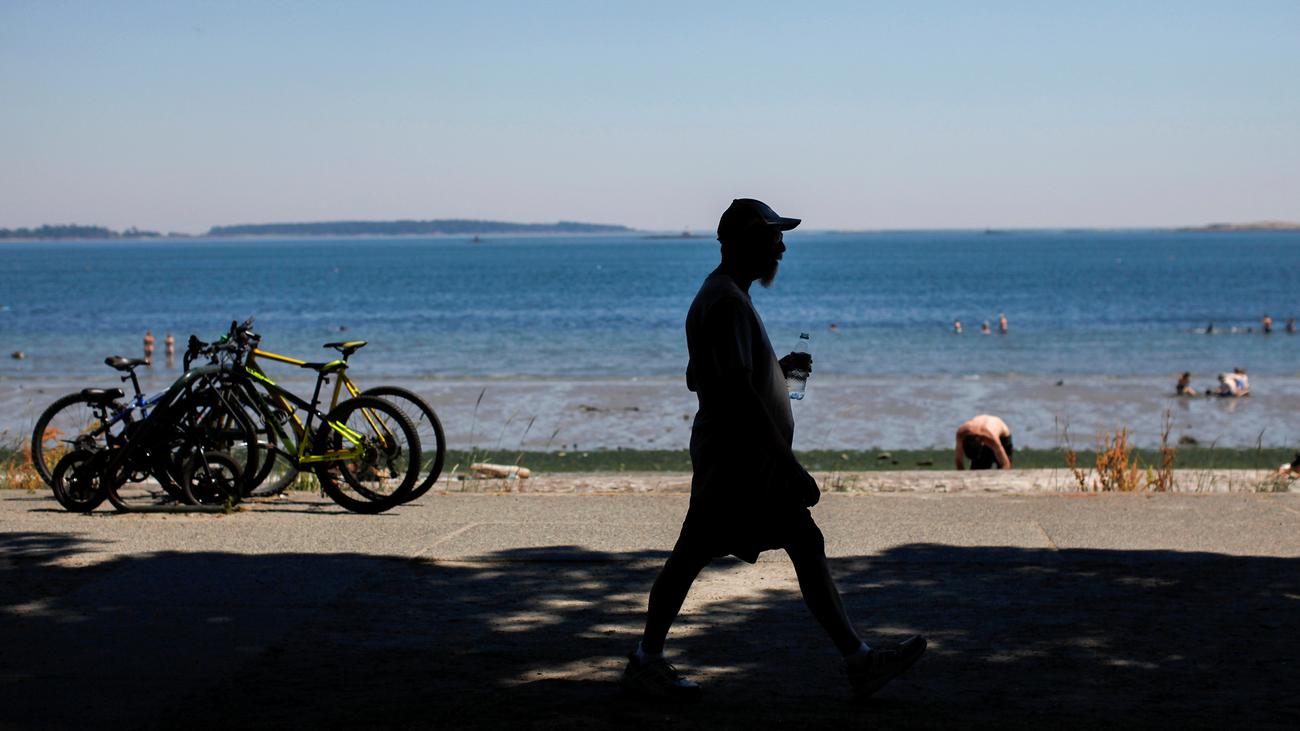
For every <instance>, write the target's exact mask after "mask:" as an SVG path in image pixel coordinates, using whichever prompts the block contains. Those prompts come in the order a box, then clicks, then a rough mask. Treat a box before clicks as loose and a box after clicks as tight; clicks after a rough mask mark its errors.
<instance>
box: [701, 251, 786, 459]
mask: <svg viewBox="0 0 1300 731" xmlns="http://www.w3.org/2000/svg"><path fill="white" fill-rule="evenodd" d="M686 350H687V352H688V353H689V354H690V362H689V363H688V364H687V366H686V387H687V388H689V389H691V390H692V391H694V392H695V393H696V395H697V396H698V397H699V402H700V409H699V412H698V413H696V415H695V425H694V429H695V430H701V429H703V430H705V431H709V430H712V429H715V428H726V427H727V424H728V421H735V420H736V418H737V415H735V414H728V413H725V412H723V411H722V410H721V409H719V408H718V406H719V404H718V396H719V390H720V388H721V387H722V386H723V382H724V381H725V380H727V379H730V378H748V379H749V382H750V384H751V385H752V386H753V387H754V392H755V393H757V394H758V396H759V398H760V399H761V400H762V402H763V408H764V409H765V410H766V411H767V412H768V414H770V415H771V417H772V421H773V423H775V424H776V428H777V430H778V431H780V432H781V436H783V437H785V441H786V443H787V444H789V443H791V442H792V441H793V440H794V415H793V414H792V413H791V411H790V393H789V391H788V390H787V389H786V385H785V375H784V374H783V373H782V372H781V364H780V362H778V361H777V358H776V353H775V352H774V351H773V350H772V343H771V342H770V341H769V340H768V339H767V330H766V329H765V328H764V327H763V321H762V319H760V318H759V316H758V312H757V311H755V310H754V304H753V302H752V301H751V300H750V298H749V293H747V292H745V290H743V289H741V288H740V287H739V286H737V285H736V282H735V280H734V279H732V278H731V277H729V276H727V275H726V274H721V273H719V272H716V271H715V272H714V273H712V274H710V275H709V277H708V278H707V279H705V280H704V284H703V285H701V286H700V291H699V292H698V293H697V294H696V295H695V300H694V301H693V302H692V303H691V309H690V311H689V312H688V313H687V314H686Z"/></svg>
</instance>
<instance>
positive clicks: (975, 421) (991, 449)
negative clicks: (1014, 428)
mask: <svg viewBox="0 0 1300 731" xmlns="http://www.w3.org/2000/svg"><path fill="white" fill-rule="evenodd" d="M1015 451H1016V448H1015V446H1014V445H1012V443H1011V427H1009V426H1007V423H1006V422H1005V421H1003V420H1001V419H999V418H998V417H996V416H992V415H989V414H980V415H979V416H976V417H973V418H971V419H969V420H967V421H966V422H965V423H963V424H962V425H961V426H959V427H957V454H956V461H957V469H959V470H964V469H966V464H965V462H963V461H962V457H963V456H965V458H966V459H968V460H970V468H971V469H972V470H989V469H993V468H994V467H997V468H998V469H1003V470H1009V469H1011V455H1012V454H1013V453H1015Z"/></svg>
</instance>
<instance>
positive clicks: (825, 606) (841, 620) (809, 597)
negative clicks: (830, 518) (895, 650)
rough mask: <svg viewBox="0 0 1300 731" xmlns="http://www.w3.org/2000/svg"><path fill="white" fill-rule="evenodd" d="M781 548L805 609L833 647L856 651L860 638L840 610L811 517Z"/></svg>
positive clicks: (822, 542)
mask: <svg viewBox="0 0 1300 731" xmlns="http://www.w3.org/2000/svg"><path fill="white" fill-rule="evenodd" d="M785 552H786V553H787V554H788V555H789V556H790V561H791V563H793V564H794V572H795V574H796V575H797V576H798V577H799V591H800V592H802V593H803V600H804V603H805V604H807V605H808V611H810V612H812V615H813V618H814V619H816V620H817V623H818V624H820V625H821V626H822V629H824V630H826V634H828V635H830V637H831V642H834V643H835V647H836V649H838V650H839V651H840V654H841V655H844V656H845V657H848V656H849V655H851V654H853V653H855V652H857V651H859V650H860V649H861V648H862V639H861V638H860V637H858V633H857V631H856V630H854V629H853V623H852V622H850V621H849V615H848V612H846V611H844V602H843V601H841V600H840V590H839V589H837V588H836V587H835V580H834V579H832V578H831V569H830V564H829V563H828V562H827V560H826V543H825V539H824V538H823V537H822V533H821V531H820V530H818V528H817V526H816V525H815V524H813V523H812V520H811V519H809V521H808V528H806V529H804V531H803V534H802V535H801V536H799V538H798V539H797V540H796V541H795V542H793V543H791V544H790V545H789V546H787V547H786V549H785Z"/></svg>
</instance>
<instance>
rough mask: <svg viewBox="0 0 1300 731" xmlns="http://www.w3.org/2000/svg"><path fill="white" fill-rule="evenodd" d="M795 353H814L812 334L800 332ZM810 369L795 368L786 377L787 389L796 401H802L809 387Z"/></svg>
mask: <svg viewBox="0 0 1300 731" xmlns="http://www.w3.org/2000/svg"><path fill="white" fill-rule="evenodd" d="M794 352H795V353H807V354H809V355H811V354H812V336H811V335H809V334H808V333H799V342H797V343H795V346H794ZM808 376H809V373H808V371H805V370H804V369H802V368H795V369H794V370H792V371H790V372H789V373H788V374H787V375H786V377H785V387H786V390H788V391H789V392H790V398H792V399H794V400H795V401H802V400H803V396H804V391H805V390H806V389H807V388H808Z"/></svg>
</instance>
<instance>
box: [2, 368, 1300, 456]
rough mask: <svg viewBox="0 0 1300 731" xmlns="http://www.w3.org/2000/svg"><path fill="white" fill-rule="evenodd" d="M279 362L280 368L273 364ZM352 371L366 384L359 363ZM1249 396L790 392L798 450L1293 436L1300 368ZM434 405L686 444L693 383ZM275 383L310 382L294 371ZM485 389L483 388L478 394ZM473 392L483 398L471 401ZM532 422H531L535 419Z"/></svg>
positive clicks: (555, 439) (461, 383)
mask: <svg viewBox="0 0 1300 731" xmlns="http://www.w3.org/2000/svg"><path fill="white" fill-rule="evenodd" d="M176 375H177V372H176V371H175V370H172V371H168V370H166V369H162V368H159V369H157V370H156V371H154V372H152V373H150V374H148V375H147V376H146V377H145V378H144V387H145V388H146V390H150V391H153V390H160V389H162V388H165V387H166V385H167V384H168V383H169V382H170V381H171V379H172V378H174V377H175V376H176ZM280 375H283V374H280ZM354 375H355V376H356V377H357V378H358V380H361V382H362V385H363V386H365V385H378V383H368V382H366V381H365V380H363V379H364V375H365V372H364V371H363V370H360V369H358V371H357V372H356V373H354ZM1251 381H1252V390H1253V392H1254V395H1253V396H1251V397H1249V398H1244V399H1220V398H1213V397H1195V398H1177V397H1173V396H1169V395H1167V394H1168V393H1169V392H1170V391H1172V383H1173V378H1172V377H1171V378H1169V379H1165V380H1160V379H1156V378H1148V377H1128V378H1112V377H1098V376H1092V377H1077V378H1066V379H1065V381H1064V383H1062V384H1061V385H1057V379H1055V378H1044V377H1019V376H998V377H949V376H944V377H925V378H914V379H909V380H903V379H897V378H895V379H888V380H881V379H867V378H847V377H846V378H837V377H833V376H826V377H818V376H814V377H813V380H812V382H811V383H810V385H809V390H808V397H807V398H806V399H805V400H804V401H802V402H797V403H794V404H793V408H794V413H795V421H796V436H795V448H796V449H870V448H876V447H878V448H886V449H921V448H934V447H939V448H946V447H948V446H949V444H950V442H951V440H952V433H953V430H954V429H955V428H956V426H957V424H959V423H961V422H962V421H963V420H965V419H966V418H969V417H970V416H973V415H975V414H978V413H993V414H998V415H1000V416H1002V417H1003V418H1004V419H1005V420H1006V421H1007V422H1008V423H1009V424H1010V425H1011V427H1012V430H1013V431H1014V433H1015V440H1016V445H1017V446H1018V447H1033V448H1051V447H1056V446H1059V445H1060V444H1061V442H1062V435H1063V434H1068V436H1069V438H1070V439H1071V440H1072V443H1073V444H1074V445H1075V446H1076V447H1090V446H1091V445H1092V444H1093V442H1094V440H1095V436H1096V434H1097V433H1098V431H1100V430H1108V431H1114V430H1115V429H1117V428H1119V427H1121V426H1126V427H1128V428H1129V429H1130V430H1131V432H1132V433H1133V437H1134V441H1135V442H1136V444H1137V445H1138V446H1154V445H1156V444H1158V442H1159V439H1160V429H1161V424H1162V420H1163V418H1164V414H1165V413H1166V412H1169V413H1170V415H1171V417H1172V419H1173V430H1172V435H1171V438H1172V439H1173V440H1177V439H1179V438H1180V437H1184V436H1186V437H1191V438H1193V439H1195V440H1197V442H1199V443H1200V444H1201V445H1203V446H1210V445H1216V446H1224V447H1253V446H1256V444H1257V443H1262V444H1263V445H1264V446H1294V445H1296V444H1297V443H1300V420H1297V419H1295V414H1296V413H1298V412H1300V377H1294V376H1272V377H1270V376H1267V375H1252V377H1251ZM387 382H388V383H393V384H395V385H402V386H405V387H407V388H410V389H412V390H414V391H416V392H417V393H419V394H421V395H422V396H423V397H424V398H426V399H427V400H428V401H429V402H430V403H431V404H433V406H434V408H435V410H436V411H437V412H438V414H439V417H440V418H441V420H442V423H443V426H444V428H445V429H446V432H447V437H448V442H449V446H450V447H451V448H453V449H461V448H468V447H472V446H473V447H479V448H482V449H491V450H505V451H512V450H518V449H529V450H559V449H614V448H619V447H622V448H630V449H684V448H686V446H687V444H688V442H689V440H690V426H691V418H692V417H693V415H694V413H695V395H694V394H692V393H690V392H689V391H687V390H686V387H685V385H684V383H683V381H682V380H681V379H675V378H672V379H670V378H642V379H620V380H599V379H592V380H562V379H527V378H503V379H465V380H460V379H446V380H443V379H411V378H407V379H396V380H389V381H387ZM282 383H284V384H285V385H287V386H288V387H290V388H291V389H293V390H295V391H297V392H299V393H308V394H309V393H310V389H311V385H312V382H311V381H308V380H306V379H303V378H301V376H298V375H297V374H289V375H288V376H286V377H284V379H283V380H282ZM91 385H95V386H114V385H117V380H116V378H115V377H114V374H112V373H105V375H104V377H102V378H100V379H98V380H97V381H91V382H87V381H84V380H71V379H60V378H37V377H22V378H4V379H0V432H7V434H3V435H0V436H3V437H11V436H13V435H26V434H27V432H29V431H30V429H31V425H32V424H33V423H34V421H35V419H36V418H37V416H38V415H39V414H40V412H41V411H42V410H43V409H44V408H45V406H46V405H48V404H49V403H50V402H52V401H53V400H54V399H56V398H58V397H59V396H60V395H62V394H64V393H68V392H71V391H74V390H77V389H79V388H82V387H86V386H91ZM480 394H482V400H481V401H479V396H480ZM476 402H477V408H476ZM530 421H532V426H531V428H530V427H529V422H530Z"/></svg>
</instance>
